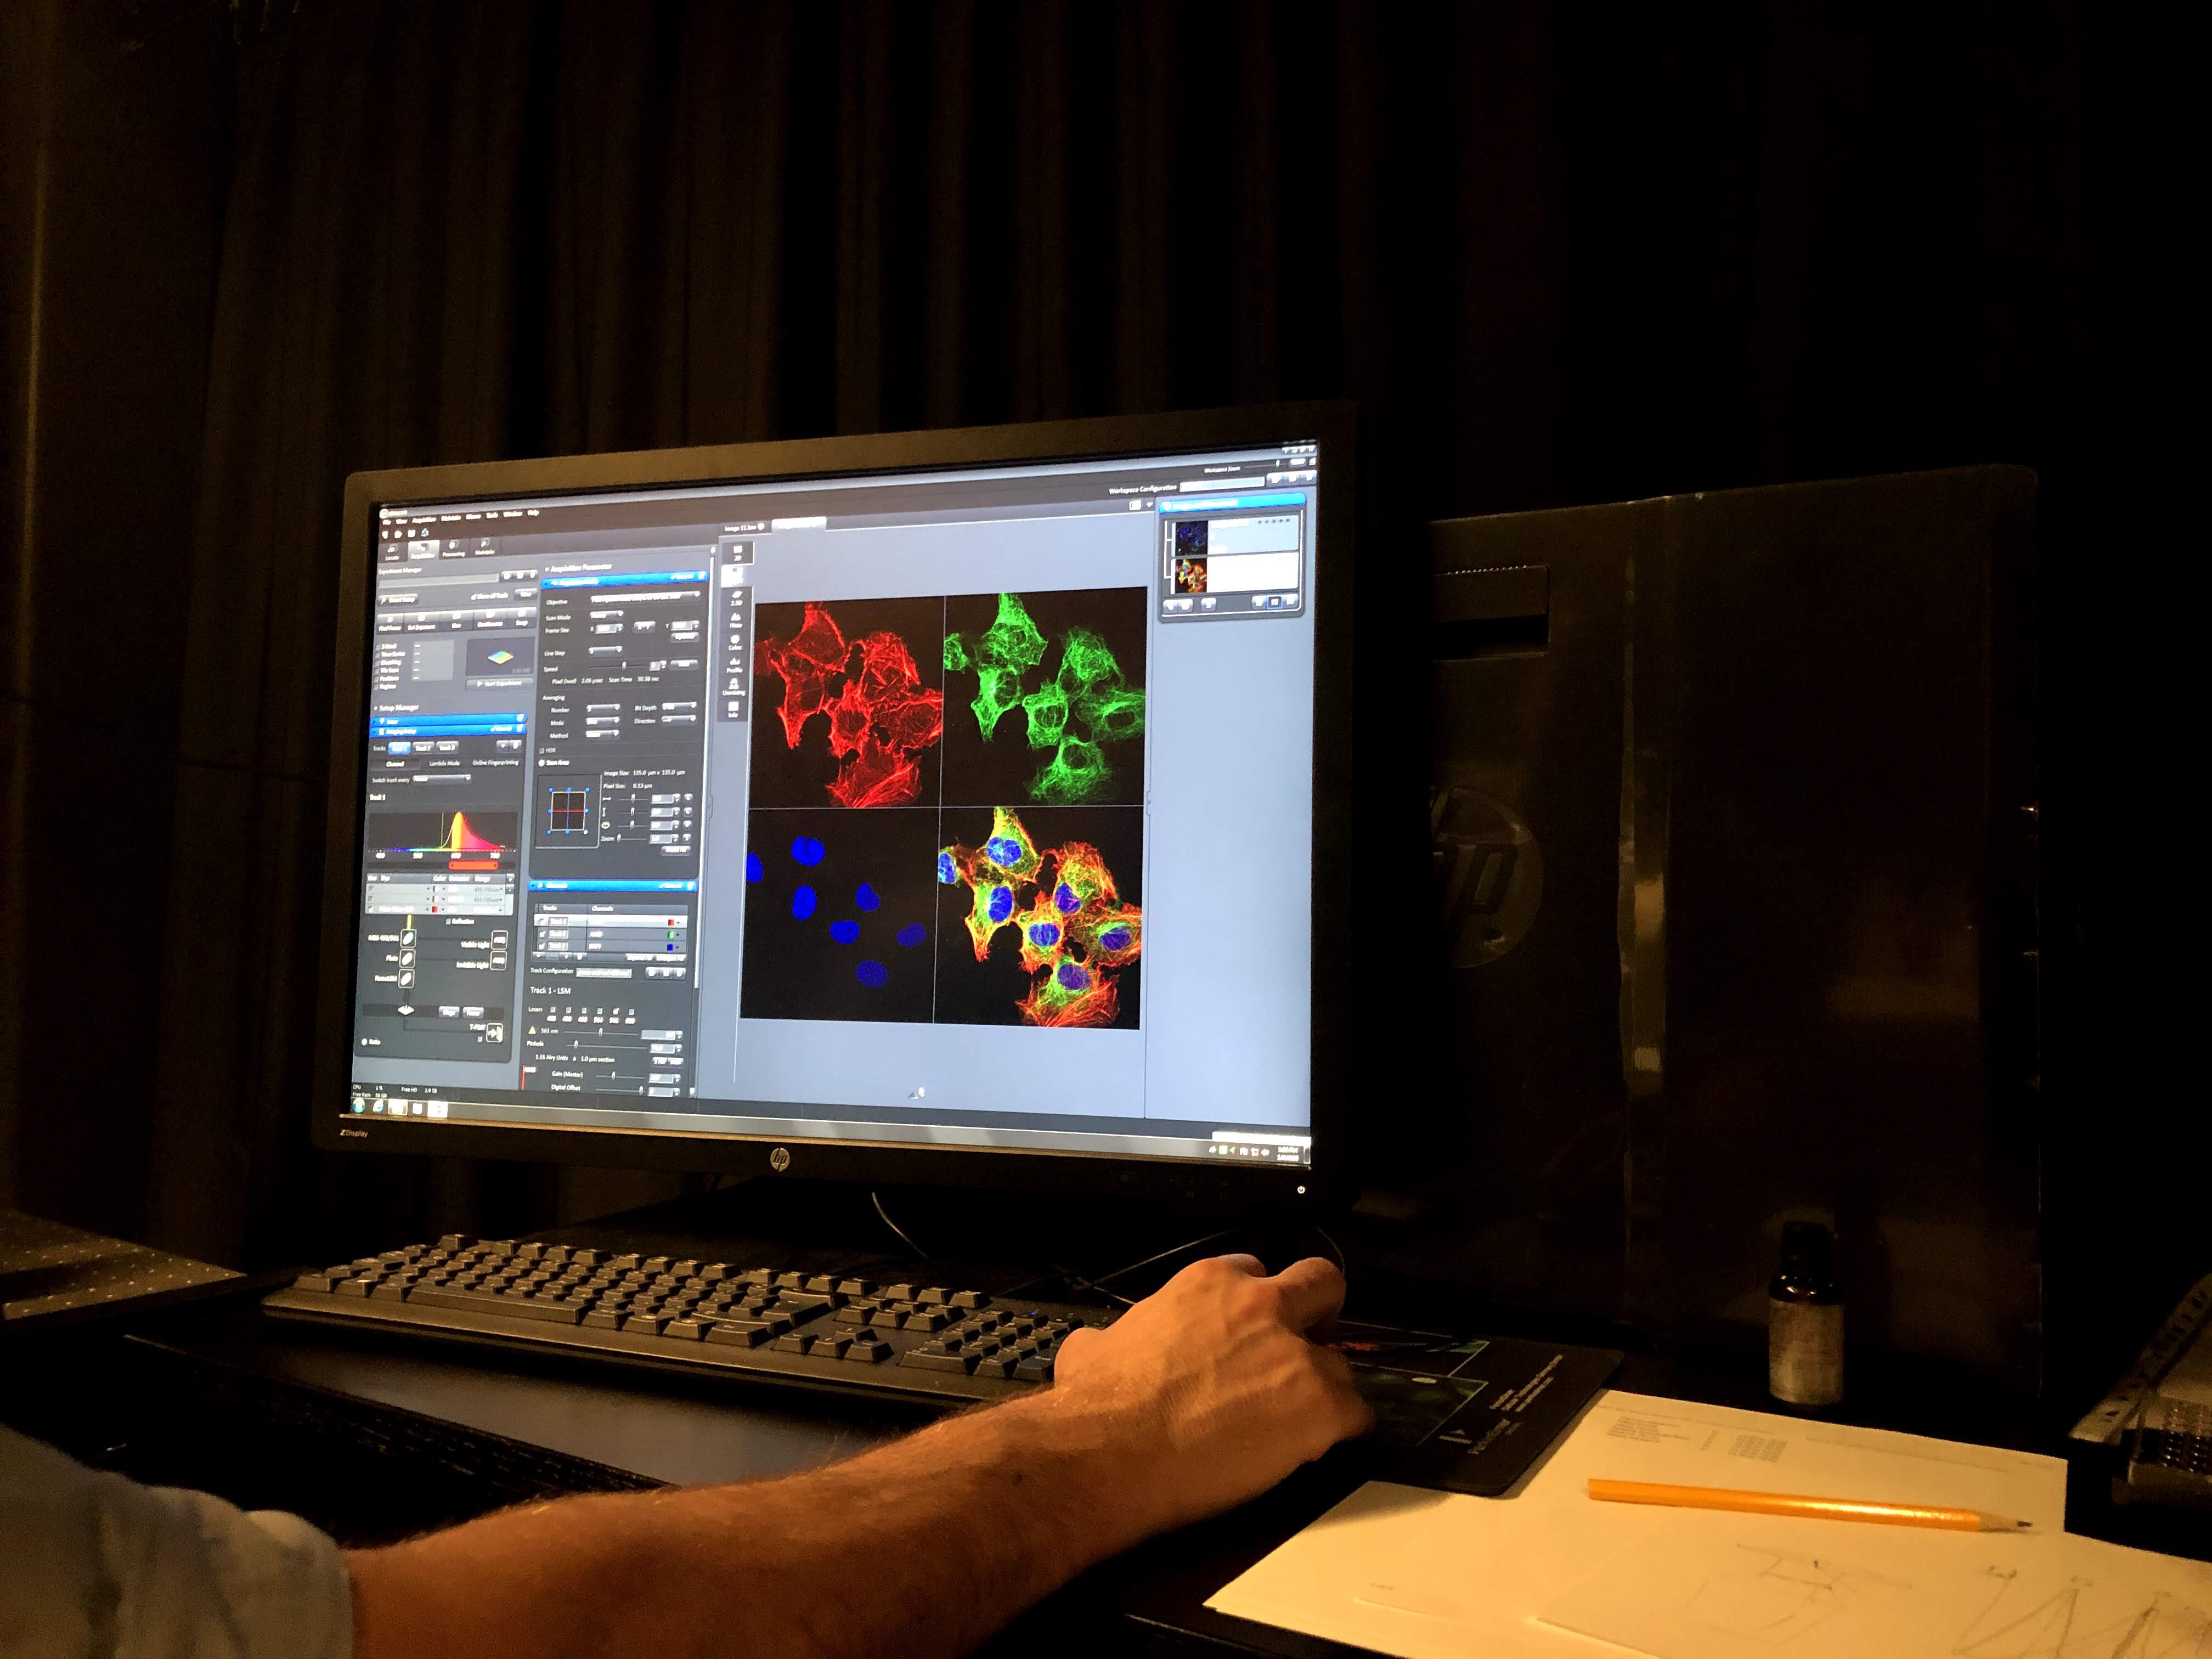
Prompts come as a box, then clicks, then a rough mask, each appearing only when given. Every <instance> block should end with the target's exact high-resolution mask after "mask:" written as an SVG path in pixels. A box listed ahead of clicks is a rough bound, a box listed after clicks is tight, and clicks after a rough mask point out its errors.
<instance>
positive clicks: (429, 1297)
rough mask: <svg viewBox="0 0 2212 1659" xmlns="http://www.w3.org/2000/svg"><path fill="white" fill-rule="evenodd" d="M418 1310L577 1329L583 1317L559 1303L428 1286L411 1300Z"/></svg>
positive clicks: (410, 1298)
mask: <svg viewBox="0 0 2212 1659" xmlns="http://www.w3.org/2000/svg"><path fill="white" fill-rule="evenodd" d="M408 1304H409V1305H410V1306H411V1307H416V1308H457V1309H460V1310H465V1311H466V1312H469V1313H488V1314H497V1315H499V1316H501V1317H503V1318H507V1319H543V1320H547V1321H550V1322H552V1323H553V1324H556V1325H573V1324H574V1323H575V1322H577V1320H578V1319H579V1318H580V1316H581V1315H580V1310H577V1309H575V1308H571V1307H567V1306H564V1305H563V1304H561V1303H558V1302H532V1301H528V1300H526V1299H525V1298H524V1297H519V1296H500V1295H491V1296H487V1295H486V1294H485V1293H484V1292H483V1291H457V1290H453V1289H452V1288H451V1287H444V1288H441V1287H440V1286H437V1285H424V1286H422V1288H421V1289H419V1290H417V1291H416V1292H415V1294H414V1295H413V1296H411V1297H409V1298H408Z"/></svg>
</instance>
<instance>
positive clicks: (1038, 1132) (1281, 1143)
mask: <svg viewBox="0 0 2212 1659" xmlns="http://www.w3.org/2000/svg"><path fill="white" fill-rule="evenodd" d="M345 1111H346V1114H347V1115H349V1116H354V1117H374V1118H380V1119H386V1120H394V1119H396V1120H399V1121H405V1122H410V1123H423V1124H429V1123H474V1124H479V1125H483V1126H487V1127H494V1126H495V1127H514V1128H523V1129H533V1128H534V1129H580V1130H585V1131H596V1132H599V1133H610V1132H611V1133H623V1132H627V1133H642V1134H681V1135H702V1136H714V1137H719V1138H729V1137H738V1138H742V1139H748V1140H817V1141H820V1140H832V1141H846V1142H850V1143H853V1144H855V1145H860V1146H945V1147H969V1148H973V1149H975V1150H979V1151H985V1152H1048V1153H1050V1152H1058V1153H1063V1154H1069V1155H1074V1156H1088V1157H1100V1156H1103V1157H1111V1158H1181V1159H1188V1160H1192V1161H1194V1162H1205V1163H1220V1162H1235V1163H1243V1164H1272V1165H1274V1166H1276V1167H1278V1168H1281V1169H1305V1168H1308V1167H1309V1166H1310V1165H1311V1164H1312V1162H1313V1137H1312V1135H1310V1134H1309V1133H1305V1132H1304V1131H1303V1130H1298V1129H1291V1128H1285V1127H1280V1126H1275V1125H1248V1126H1243V1127H1209V1128H1206V1129H1205V1130H1204V1131H1202V1132H1201V1131H1196V1130H1191V1129H1188V1128H1185V1129H1182V1130H1180V1131H1179V1132H1178V1133H1172V1134H1168V1133H1142V1132H1138V1131H1133V1130H1121V1129H1116V1130H1100V1129H1052V1128H1042V1127H1035V1126H1031V1125H1024V1126H1022V1127H1018V1128H1015V1127H1003V1126H996V1125H984V1124H975V1123H955V1122H940V1123H932V1122H914V1121H889V1120H885V1121H870V1120H868V1119H866V1118H865V1117H860V1118H818V1117H794V1116H780V1115H770V1114H769V1113H765V1112H747V1113H741V1114H740V1113H730V1114H720V1113H713V1112H702V1111H698V1110H689V1111H654V1110H652V1109H637V1108H627V1109H625V1108H609V1107H605V1106H598V1105H592V1106H581V1105H580V1106H564V1105H562V1104H559V1103H555V1102H537V1101H532V1102H529V1103H524V1104H516V1103H513V1102H508V1101H494V1100H470V1099H466V1098H464V1097H460V1096H458V1095H444V1096H424V1095H418V1094H416V1093H413V1092H412V1091H404V1090H386V1089H379V1088H374V1087H367V1088H363V1087H356V1089H355V1091H353V1095H352V1097H351V1098H350V1099H349V1101H348V1102H347V1104H346V1107H345Z"/></svg>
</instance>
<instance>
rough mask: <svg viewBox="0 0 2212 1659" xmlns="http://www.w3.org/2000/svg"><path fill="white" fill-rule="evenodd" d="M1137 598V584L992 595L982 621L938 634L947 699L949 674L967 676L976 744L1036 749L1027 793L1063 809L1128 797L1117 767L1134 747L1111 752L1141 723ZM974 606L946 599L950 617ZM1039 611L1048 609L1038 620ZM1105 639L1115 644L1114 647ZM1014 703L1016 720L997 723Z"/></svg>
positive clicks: (1129, 741) (952, 685) (1137, 732)
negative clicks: (991, 611)
mask: <svg viewBox="0 0 2212 1659" xmlns="http://www.w3.org/2000/svg"><path fill="white" fill-rule="evenodd" d="M979 598H980V596H979ZM1144 599H1145V590H1143V589H1141V588H1128V589H1121V588H1106V589H1095V590H1085V591H1082V592H1051V593H1033V594H1030V595H1026V596H1024V595H1023V594H1019V593H1001V594H1000V595H999V596H998V600H997V610H996V613H995V615H994V617H992V619H991V621H990V623H989V624H988V625H987V626H986V627H983V628H981V629H975V630H973V631H972V632H970V633H967V634H963V632H962V631H960V630H959V629H954V630H952V631H951V632H949V633H948V634H947V635H946V636H945V673H946V676H947V684H946V687H945V690H946V694H947V698H948V701H950V700H951V699H952V698H954V697H957V696H958V695H959V694H960V692H961V691H963V690H965V689H966V688H965V687H964V686H959V685H957V684H956V682H955V681H954V679H953V677H954V676H957V675H963V674H973V675H974V676H975V695H974V697H973V699H972V700H971V701H970V702H969V705H968V706H969V708H970V709H972V710H973V711H974V713H975V725H976V730H977V732H978V733H979V734H980V736H981V738H982V741H983V743H984V744H986V745H987V746H989V747H990V748H992V749H998V748H1000V747H1002V746H1005V745H1008V744H1012V743H1025V744H1026V746H1027V747H1028V749H1030V750H1032V751H1036V752H1037V753H1039V754H1041V755H1042V763H1041V764H1039V765H1037V766H1036V767H1035V768H1034V769H1030V770H1028V771H1027V772H1026V774H1025V775H1024V778H1023V780H1022V785H1021V787H1024V789H1025V791H1026V793H1027V795H1028V798H1029V799H1031V800H1033V801H1042V802H1045V803H1048V804H1049V805H1056V806H1070V805H1085V804H1088V803H1092V802H1098V801H1103V800H1107V799H1121V798H1124V797H1126V798H1128V799H1135V797H1134V796H1133V795H1132V794H1130V793H1129V791H1130V790H1131V789H1132V788H1133V787H1134V783H1135V780H1132V779H1125V778H1124V777H1123V776H1122V773H1123V771H1124V769H1126V768H1128V767H1130V766H1136V765H1140V764H1141V748H1140V747H1139V748H1138V750H1137V752H1136V753H1133V754H1124V753H1122V752H1121V750H1123V749H1124V748H1127V747H1129V746H1132V745H1133V744H1135V741H1136V740H1138V739H1140V738H1142V736H1143V733H1144V729H1145V690H1144V685H1143V683H1142V682H1143V662H1142V652H1143V639H1144V633H1143V621H1144V618H1143V610H1142V607H1143V604H1144ZM977 603H978V601H977V600H976V599H969V600H959V599H956V600H953V601H951V605H952V607H954V611H955V613H956V614H957V611H958V610H959V609H960V608H961V607H963V606H966V607H970V608H972V607H974V606H975V605H976V604H977ZM1039 612H1045V613H1047V614H1048V623H1047V624H1046V625H1043V626H1040V624H1039V623H1038V621H1037V620H1036V615H1037V613H1039ZM1076 617H1084V618H1085V620H1083V621H1078V620H1075V618H1076ZM1109 636H1115V637H1118V638H1119V639H1120V640H1121V642H1122V643H1121V650H1120V651H1118V652H1117V650H1116V649H1115V645H1114V644H1113V643H1112V642H1110V639H1109ZM1016 709H1019V710H1020V711H1021V714H1022V719H1021V720H1020V722H1019V723H1018V725H1017V724H1015V723H1012V722H1010V721H1009V720H1008V719H1007V716H1009V715H1010V714H1013V712H1014V711H1015V710H1016ZM1017 733H1018V734H1019V735H1018V736H1017V735H1016V734H1017ZM1109 746H1111V747H1112V749H1113V750H1114V752H1113V753H1110V754H1109ZM994 769H995V768H994ZM948 782H950V780H948ZM961 793H965V792H961Z"/></svg>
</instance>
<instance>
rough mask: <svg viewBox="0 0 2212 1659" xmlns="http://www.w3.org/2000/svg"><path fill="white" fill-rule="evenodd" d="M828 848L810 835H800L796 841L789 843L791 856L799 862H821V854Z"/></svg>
mask: <svg viewBox="0 0 2212 1659" xmlns="http://www.w3.org/2000/svg"><path fill="white" fill-rule="evenodd" d="M827 850H828V849H827V848H824V847H823V845H822V843H821V842H818V841H817V840H815V839H814V837H813V836H800V837H799V839H798V840H797V841H794V842H792V843H791V856H792V857H793V858H795V859H797V860H799V862H800V863H801V864H819V863H821V862H822V855H823V853H824V852H825V851H827Z"/></svg>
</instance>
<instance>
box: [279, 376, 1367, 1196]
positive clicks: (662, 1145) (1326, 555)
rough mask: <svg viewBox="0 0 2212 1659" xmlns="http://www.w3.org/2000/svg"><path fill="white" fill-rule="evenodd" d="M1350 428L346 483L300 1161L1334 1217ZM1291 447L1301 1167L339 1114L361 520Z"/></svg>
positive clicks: (355, 824)
mask: <svg viewBox="0 0 2212 1659" xmlns="http://www.w3.org/2000/svg"><path fill="white" fill-rule="evenodd" d="M1300 441H1315V442H1317V443H1318V444H1319V445H1320V455H1321V459H1322V467H1323V469H1324V470H1325V471H1327V472H1328V474H1329V477H1328V479H1326V480H1324V486H1323V488H1322V489H1321V491H1320V501H1319V504H1318V508H1317V513H1316V527H1315V535H1316V544H1317V546H1318V547H1319V548H1321V549H1322V550H1323V551H1322V556H1320V557H1319V558H1318V559H1317V560H1316V561H1315V562H1314V565H1313V567H1312V568H1311V569H1310V572H1309V574H1308V581H1309V592H1310V593H1311V594H1312V596H1313V611H1312V614H1313V617H1314V670H1315V672H1314V797H1313V799H1314V808H1313V848H1314V860H1313V881H1312V887H1311V894H1312V918H1313V964H1312V1019H1311V1027H1310V1030H1311V1069H1310V1077H1311V1090H1312V1092H1311V1103H1312V1108H1311V1109H1312V1121H1311V1125H1310V1133H1311V1135H1312V1137H1313V1147H1312V1155H1311V1161H1310V1164H1308V1165H1306V1166H1304V1167H1295V1166H1276V1165H1271V1164H1213V1163H1211V1162H1206V1161H1200V1160H1188V1159H1179V1158H1166V1157H1160V1156H1157V1155H1147V1154H1141V1153H1121V1154H1114V1153H1098V1152H1053V1151H1048V1150H1044V1149H1040V1148H1034V1147H1011V1146H1010V1147H991V1148H983V1147H965V1146H963V1147H946V1146H917V1145H913V1144H908V1143H896V1142H878V1141H861V1140H847V1139H792V1138H789V1137H780V1136H775V1135H766V1134H763V1135H753V1134H746V1133H732V1132H728V1131H699V1132H684V1131H674V1130H643V1129H601V1128H553V1127H543V1126H537V1125H521V1124H516V1125H504V1124H502V1125H492V1124H484V1123H479V1122H467V1123H462V1122H455V1121H440V1122H431V1121H416V1120H414V1119H411V1118H409V1119H365V1118H362V1117H357V1116H351V1115H345V1114H343V1112H342V1111H341V1109H340V1108H341V1106H342V1104H343V1103H344V1102H345V1101H347V1100H348V1099H349V1097H350V1095H351V1092H352V1083H351V1059H352V1048H353V1039H352V1018H351V1012H352V1004H353V1000H354V985H353V980H354V973H355V968H356V961H357V950H358V940H357V934H356V928H357V927H358V925H359V914H358V913H359V906H358V904H357V903H356V897H357V894H356V886H357V882H358V872H357V867H356V866H357V863H358V860H359V856H360V848H361V836H362V817H361V814H362V811H363V810H364V802H363V799H362V795H363V766H364V754H365V751H364V748H363V745H364V744H366V742H367V738H366V737H365V735H364V732H365V723H364V708H365V706H366V703H367V701H368V684H367V676H368V653H369V645H370V635H371V627H372V623H373V617H372V615H371V611H372V607H371V605H370V604H369V592H370V586H371V582H372V578H373V572H374V553H373V549H374V525H375V523H376V517H377V512H378V509H379V508H380V507H387V506H394V505H404V504H407V503H410V502H423V501H456V500H462V499H485V500H495V499H500V498H503V497H515V496H534V495H555V494H559V495H575V494H584V493H589V492H591V491H594V490H615V489H635V488H639V487H655V486H659V487H673V488H684V487H695V486H701V485H705V486H714V485H720V484H724V483H728V484H734V485H744V484H747V483H766V482H773V481H781V480H787V479H792V478H800V477H810V476H847V477H853V476H865V475H871V474H882V473H886V472H902V471H926V470H929V469H932V468H949V467H969V466H988V465H997V464H1024V463H1040V462H1057V461H1067V462H1082V461H1091V460H1106V459H1116V458H1120V457H1124V456H1128V457H1136V456H1141V455H1152V454H1169V453H1178V452H1194V451H1201V450H1209V449H1231V448H1241V447H1253V446H1256V445H1263V444H1271V443H1281V442H1300ZM1360 465H1361V461H1360V455H1359V447H1358V417H1357V415H1356V412H1355V411H1354V410H1353V409H1352V406H1351V405H1350V404H1342V403H1297V404H1270V405H1264V406H1260V407H1254V408H1243V409H1225V410H1186V411H1179V412H1176V413H1170V414H1163V415H1147V416H1107V417H1103V418H1097V419H1086V420H1071V421H1052V422H1036V423H1025V424H1021V425H1010V426H990V427H965V428H943V429H938V430H924V431H915V432H898V433H884V434H871V435H855V436H847V437H830V438H808V439H797V440H787V441H773V442H763V443H743V444H716V445H706V446H700V447H691V448H684V449H660V450H633V451H625V452H618V453H607V454H596V455H574V456H560V457H549V458H544V459H526V460H509V461H482V462H468V463H463V464H459V465H446V466H427V467H406V468H396V469H390V470H386V471H369V472H356V473H354V474H352V475H351V476H350V477H348V478H347V480H346V486H345V502H344V521H343V530H342V535H341V544H340V568H339V580H338V593H337V649H336V659H335V677H334V681H333V689H332V696H331V746H330V755H331V768H330V787H329V805H328V811H329V817H328V819H327V824H328V831H327V834H326V836H325V879H324V908H323V917H324V926H323V929H322V935H321V950H320V956H319V998H318V1013H317V1036H316V1043H315V1049H314V1070H313V1077H314V1082H313V1085H312V1087H311V1089H310V1091H309V1111H310V1115H311V1117H310V1122H311V1132H312V1135H313V1142H314V1144H315V1145H316V1146H318V1147H320V1148H322V1149H324V1150H325V1151H330V1152H404V1153H411V1154H417V1155H432V1156H447V1157H472V1158H509V1159H524V1160H530V1161H537V1162H545V1163H553V1164H590V1165H597V1166H600V1167H606V1168H619V1169H643V1170H690V1171H702V1172H706V1171H711V1172H714V1173H716V1174H721V1175H726V1176H770V1175H788V1176H793V1177H794V1178H797V1177H806V1178H811V1179H823V1180H836V1181H847V1182H866V1183H869V1184H873V1185H912V1186H932V1187H961V1188H970V1187H972V1188H1000V1189H1004V1188H1049V1189H1052V1190H1055V1191H1079V1192H1103V1193H1117V1194H1127V1195H1129V1196H1130V1197H1132V1198H1137V1199H1142V1200H1151V1201H1165V1202H1178V1201H1180V1202H1194V1203H1197V1204H1200V1205H1205V1206H1274V1205H1287V1206H1293V1207H1297V1208H1316V1207H1322V1206H1329V1205H1333V1204H1339V1203H1341V1202H1343V1201H1345V1200H1346V1199H1347V1198H1348V1197H1349V1195H1350V1194H1349V1191H1348V1182H1349V1179H1350V1175H1349V1170H1350V1165H1349V1162H1348V1159H1347V1158H1346V1152H1347V1148H1346V1130H1347V1128H1348V1119H1349V1112H1348V1104H1349V1103H1348V1098H1347V1095H1348V1090H1349V1086H1350V1064H1349V1061H1350V1041H1351V1030H1350V1007H1351V1003H1352V995H1351V992H1352V986H1351V981H1350V975H1351V966H1350V964H1351V963H1352V903H1351V897H1350V888H1349V884H1346V883H1345V882H1343V881H1342V880H1340V879H1334V880H1332V879H1329V878H1328V877H1327V872H1332V871H1334V872H1341V871H1343V870H1344V869H1345V868H1346V867H1347V864H1348V859H1349V854H1350V848H1351V829H1352V825H1351V814H1352V706H1351V705H1352V638H1353V633H1352V622H1353V618H1352V611H1353V568H1354V563H1355V559H1356V550H1357V547H1358V526H1359V503H1360V501H1362V500H1363V498H1364V495H1363V491H1362V490H1361V489H1360V471H1359V470H1360ZM610 1098H611V1097H610ZM779 1153H781V1159H780V1160H779V1159H778V1157H777V1155H778V1154H779Z"/></svg>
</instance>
